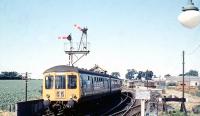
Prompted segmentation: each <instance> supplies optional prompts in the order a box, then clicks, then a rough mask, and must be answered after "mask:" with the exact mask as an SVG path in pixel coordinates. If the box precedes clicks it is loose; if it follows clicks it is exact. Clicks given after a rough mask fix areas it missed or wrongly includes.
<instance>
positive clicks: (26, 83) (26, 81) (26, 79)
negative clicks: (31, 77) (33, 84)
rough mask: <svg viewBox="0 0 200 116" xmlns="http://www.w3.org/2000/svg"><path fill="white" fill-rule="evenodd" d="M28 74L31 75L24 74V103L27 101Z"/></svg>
mask: <svg viewBox="0 0 200 116" xmlns="http://www.w3.org/2000/svg"><path fill="white" fill-rule="evenodd" d="M28 74H31V73H28V72H26V73H25V77H24V78H25V101H27V98H28V97H27V96H28V95H27V93H28Z"/></svg>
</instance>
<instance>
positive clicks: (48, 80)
mask: <svg viewBox="0 0 200 116" xmlns="http://www.w3.org/2000/svg"><path fill="white" fill-rule="evenodd" d="M45 88H46V89H52V88H53V76H46V77H45Z"/></svg>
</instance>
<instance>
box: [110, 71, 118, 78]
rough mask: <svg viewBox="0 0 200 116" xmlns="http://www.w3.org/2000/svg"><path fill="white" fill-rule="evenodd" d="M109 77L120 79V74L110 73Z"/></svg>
mask: <svg viewBox="0 0 200 116" xmlns="http://www.w3.org/2000/svg"><path fill="white" fill-rule="evenodd" d="M111 75H112V76H113V77H117V78H119V77H120V73H119V72H112V73H111Z"/></svg>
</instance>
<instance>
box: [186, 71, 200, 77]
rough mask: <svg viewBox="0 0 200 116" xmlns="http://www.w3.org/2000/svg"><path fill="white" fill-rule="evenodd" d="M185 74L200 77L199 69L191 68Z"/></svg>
mask: <svg viewBox="0 0 200 116" xmlns="http://www.w3.org/2000/svg"><path fill="white" fill-rule="evenodd" d="M185 75H186V76H196V77H198V76H199V73H198V71H196V70H190V71H189V72H187V73H186V74H185Z"/></svg>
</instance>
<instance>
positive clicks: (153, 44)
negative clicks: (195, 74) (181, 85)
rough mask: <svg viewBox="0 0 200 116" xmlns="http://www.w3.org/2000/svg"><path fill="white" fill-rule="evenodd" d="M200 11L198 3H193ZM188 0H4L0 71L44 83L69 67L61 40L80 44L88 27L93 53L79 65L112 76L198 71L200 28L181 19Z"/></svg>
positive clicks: (0, 10) (1, 1) (0, 3)
mask: <svg viewBox="0 0 200 116" xmlns="http://www.w3.org/2000/svg"><path fill="white" fill-rule="evenodd" d="M194 3H195V5H196V6H197V7H200V2H199V1H197V0H196V1H194ZM186 4H187V1H186V0H185V1H184V0H147V1H142V0H0V50H1V55H0V71H17V72H19V73H24V72H30V73H31V78H42V74H43V72H44V71H45V70H46V69H48V68H50V67H53V66H55V65H63V64H67V63H68V56H67V55H66V54H65V53H64V43H65V42H68V41H67V40H58V39H57V38H58V36H60V35H63V34H64V35H68V34H70V33H71V34H72V39H73V41H79V40H80V37H81V32H80V31H78V30H77V29H75V28H74V27H73V25H74V24H79V25H80V26H81V27H86V26H87V28H88V41H89V42H90V47H89V48H90V51H91V52H90V54H88V55H87V56H86V57H84V58H83V59H81V60H80V61H79V62H78V63H77V64H76V66H78V67H81V68H87V69H90V68H91V67H93V66H94V65H95V64H98V65H99V66H100V67H102V68H104V69H106V70H107V71H108V72H109V73H111V72H116V71H117V72H120V73H121V78H124V75H125V73H126V72H127V69H132V68H134V69H136V70H137V71H146V70H147V69H148V70H152V71H153V72H154V74H155V75H157V76H163V75H165V74H171V75H178V74H180V73H182V51H183V50H185V52H186V55H185V63H186V65H185V66H186V67H185V70H186V71H188V70H190V69H194V70H197V71H200V61H199V59H198V58H199V57H200V49H199V48H198V46H199V45H200V25H199V26H198V27H196V28H194V29H187V28H185V27H183V26H182V25H181V24H180V23H179V22H178V20H177V16H178V15H179V14H180V13H181V8H182V7H183V6H185V5H186Z"/></svg>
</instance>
